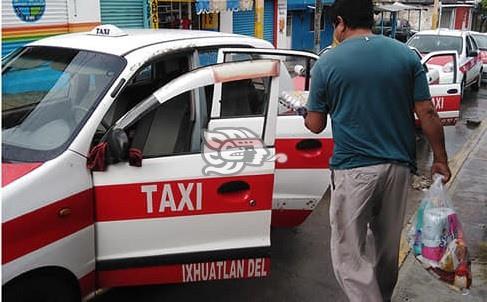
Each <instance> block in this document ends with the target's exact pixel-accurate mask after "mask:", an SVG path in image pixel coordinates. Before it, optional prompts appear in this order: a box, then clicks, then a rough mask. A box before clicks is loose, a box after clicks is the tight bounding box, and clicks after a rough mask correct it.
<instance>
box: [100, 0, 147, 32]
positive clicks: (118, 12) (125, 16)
mask: <svg viewBox="0 0 487 302" xmlns="http://www.w3.org/2000/svg"><path fill="white" fill-rule="evenodd" d="M144 9H147V3H144V1H143V0H100V12H101V22H102V23H103V24H113V25H116V26H118V27H120V28H144V27H148V23H147V22H146V20H145V18H146V17H145V16H147V14H144Z"/></svg>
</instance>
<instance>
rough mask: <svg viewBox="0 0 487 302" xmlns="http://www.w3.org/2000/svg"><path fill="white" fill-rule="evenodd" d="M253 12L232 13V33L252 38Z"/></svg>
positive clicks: (253, 28) (253, 29)
mask: <svg viewBox="0 0 487 302" xmlns="http://www.w3.org/2000/svg"><path fill="white" fill-rule="evenodd" d="M254 19H255V12H254V10H247V11H238V12H233V33H235V34H240V35H247V36H254V31H255V27H254V25H255V20H254Z"/></svg>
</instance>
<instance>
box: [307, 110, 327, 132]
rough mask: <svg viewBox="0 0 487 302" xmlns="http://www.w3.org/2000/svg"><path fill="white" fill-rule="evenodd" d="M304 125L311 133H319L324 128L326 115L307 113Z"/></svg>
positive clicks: (314, 112)
mask: <svg viewBox="0 0 487 302" xmlns="http://www.w3.org/2000/svg"><path fill="white" fill-rule="evenodd" d="M304 125H305V126H306V128H308V129H309V130H310V131H311V132H313V133H316V134H318V133H320V132H321V131H323V130H325V127H326V114H325V113H323V112H316V111H308V112H307V114H306V117H305V120H304Z"/></svg>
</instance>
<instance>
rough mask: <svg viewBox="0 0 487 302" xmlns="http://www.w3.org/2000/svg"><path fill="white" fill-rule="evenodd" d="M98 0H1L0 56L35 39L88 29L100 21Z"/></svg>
mask: <svg viewBox="0 0 487 302" xmlns="http://www.w3.org/2000/svg"><path fill="white" fill-rule="evenodd" d="M98 1H99V0H83V1H80V0H71V1H68V0H15V1H5V0H3V1H2V56H5V55H7V54H8V53H10V52H12V51H13V50H15V49H17V48H19V47H21V46H23V45H25V44H27V43H29V42H32V41H35V40H38V39H41V38H45V37H48V36H52V35H58V34H63V33H69V32H78V31H86V30H91V29H92V28H93V27H95V26H97V25H98V24H100V14H99V11H100V6H99V2H98Z"/></svg>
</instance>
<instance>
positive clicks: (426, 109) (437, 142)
mask: <svg viewBox="0 0 487 302" xmlns="http://www.w3.org/2000/svg"><path fill="white" fill-rule="evenodd" d="M414 111H415V112H416V115H417V116H418V118H419V121H420V122H421V128H422V129H423V133H424V135H425V136H426V138H427V139H428V141H429V143H430V145H431V148H432V149H433V165H432V166H431V173H432V175H433V174H435V173H438V174H441V175H443V177H444V179H443V183H447V182H448V181H449V180H450V177H451V172H450V168H448V156H447V154H446V150H445V135H444V133H443V126H442V125H441V121H440V118H439V116H438V113H436V110H435V107H434V106H433V103H432V102H431V101H430V100H424V101H420V102H415V104H414Z"/></svg>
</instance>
